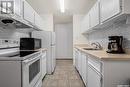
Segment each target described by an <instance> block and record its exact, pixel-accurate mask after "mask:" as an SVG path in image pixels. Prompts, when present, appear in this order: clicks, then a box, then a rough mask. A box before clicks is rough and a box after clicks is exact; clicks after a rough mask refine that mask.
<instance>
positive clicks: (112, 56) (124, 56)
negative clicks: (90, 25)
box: [74, 45, 130, 61]
mask: <svg viewBox="0 0 130 87" xmlns="http://www.w3.org/2000/svg"><path fill="white" fill-rule="evenodd" d="M74 48H76V49H78V50H80V51H82V52H84V53H86V54H89V55H92V56H95V57H96V58H99V59H100V60H122V61H125V60H130V54H110V53H107V52H106V51H105V50H84V49H83V48H90V46H89V45H86V46H81V45H76V46H74Z"/></svg>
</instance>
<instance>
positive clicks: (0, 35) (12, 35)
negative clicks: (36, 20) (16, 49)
mask: <svg viewBox="0 0 130 87" xmlns="http://www.w3.org/2000/svg"><path fill="white" fill-rule="evenodd" d="M21 37H29V34H28V33H21V32H16V31H15V30H6V31H0V39H17V40H19V39H20V38H21Z"/></svg>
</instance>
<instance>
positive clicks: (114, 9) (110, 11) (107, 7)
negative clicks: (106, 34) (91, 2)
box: [100, 0, 121, 22]
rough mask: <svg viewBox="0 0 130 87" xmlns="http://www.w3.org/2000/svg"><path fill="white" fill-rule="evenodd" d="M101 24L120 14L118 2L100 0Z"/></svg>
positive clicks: (115, 0) (117, 0)
mask: <svg viewBox="0 0 130 87" xmlns="http://www.w3.org/2000/svg"><path fill="white" fill-rule="evenodd" d="M100 2H101V3H100V5H101V22H104V21H106V20H107V19H109V18H111V17H113V16H115V15H117V14H119V13H120V12H121V8H120V0H100Z"/></svg>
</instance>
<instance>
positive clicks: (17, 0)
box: [14, 0, 23, 17]
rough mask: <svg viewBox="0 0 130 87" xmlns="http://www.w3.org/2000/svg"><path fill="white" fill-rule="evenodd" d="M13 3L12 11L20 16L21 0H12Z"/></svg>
mask: <svg viewBox="0 0 130 87" xmlns="http://www.w3.org/2000/svg"><path fill="white" fill-rule="evenodd" d="M14 2H15V5H14V11H15V14H16V15H17V16H20V17H22V4H23V0H14Z"/></svg>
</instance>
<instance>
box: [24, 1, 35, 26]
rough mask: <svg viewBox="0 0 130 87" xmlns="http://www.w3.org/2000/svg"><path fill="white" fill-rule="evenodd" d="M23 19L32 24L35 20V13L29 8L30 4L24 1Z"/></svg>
mask: <svg viewBox="0 0 130 87" xmlns="http://www.w3.org/2000/svg"><path fill="white" fill-rule="evenodd" d="M23 18H24V19H25V20H26V21H28V22H30V23H32V24H34V20H35V19H34V18H35V11H34V9H33V8H32V7H31V6H30V4H28V2H27V1H25V0H24V4H23Z"/></svg>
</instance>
